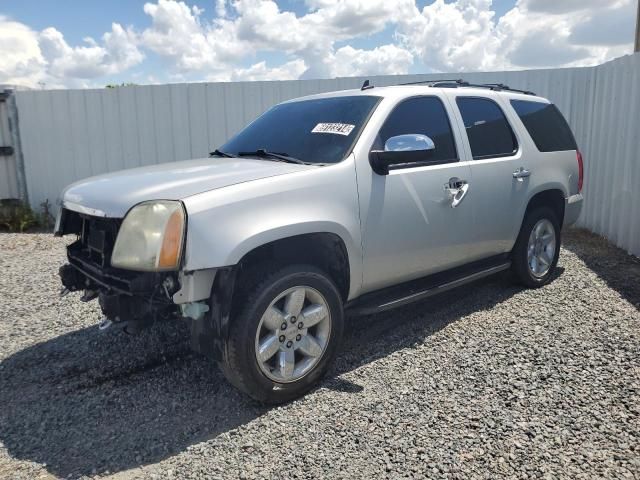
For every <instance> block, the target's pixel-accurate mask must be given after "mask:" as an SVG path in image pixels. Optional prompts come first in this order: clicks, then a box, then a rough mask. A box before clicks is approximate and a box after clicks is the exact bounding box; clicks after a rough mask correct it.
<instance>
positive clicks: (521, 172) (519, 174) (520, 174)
mask: <svg viewBox="0 0 640 480" xmlns="http://www.w3.org/2000/svg"><path fill="white" fill-rule="evenodd" d="M530 175H531V171H530V170H527V169H526V168H522V167H520V168H519V169H518V170H516V171H515V172H513V178H515V179H516V180H518V181H519V182H522V181H524V179H525V178H527V177H529V176H530Z"/></svg>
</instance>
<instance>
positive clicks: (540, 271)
mask: <svg viewBox="0 0 640 480" xmlns="http://www.w3.org/2000/svg"><path fill="white" fill-rule="evenodd" d="M559 255H560V224H559V222H558V218H557V217H556V215H555V213H554V211H553V210H552V209H550V208H548V207H540V208H536V209H535V210H532V211H531V212H529V213H528V214H527V216H526V217H525V219H524V222H523V223H522V227H521V229H520V233H519V235H518V239H517V241H516V244H515V246H514V248H513V252H512V267H511V268H512V271H513V273H514V275H515V277H516V279H517V280H518V282H519V283H521V284H523V285H525V286H527V287H530V288H537V287H541V286H543V285H545V284H547V283H549V281H550V280H551V277H552V275H553V272H554V270H555V268H556V265H557V263H558V257H559Z"/></svg>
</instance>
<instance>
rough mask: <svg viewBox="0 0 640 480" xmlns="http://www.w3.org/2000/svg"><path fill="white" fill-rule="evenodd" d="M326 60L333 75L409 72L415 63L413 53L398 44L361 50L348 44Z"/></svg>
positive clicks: (347, 75) (351, 75) (349, 75)
mask: <svg viewBox="0 0 640 480" xmlns="http://www.w3.org/2000/svg"><path fill="white" fill-rule="evenodd" d="M325 62H326V63H327V66H328V69H329V71H330V72H331V74H330V75H331V76H332V77H353V76H359V75H393V74H403V73H407V72H408V71H409V67H410V66H411V64H412V63H413V55H412V54H411V53H410V52H409V51H407V50H405V49H403V48H400V47H397V46H396V45H383V46H381V47H377V48H374V49H373V50H359V49H355V48H353V47H350V46H348V45H347V46H346V47H342V48H339V49H338V50H337V51H336V52H335V54H332V55H330V56H329V57H328V58H327V59H326V60H325Z"/></svg>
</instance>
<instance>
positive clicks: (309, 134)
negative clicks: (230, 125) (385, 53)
mask: <svg viewBox="0 0 640 480" xmlns="http://www.w3.org/2000/svg"><path fill="white" fill-rule="evenodd" d="M379 101H380V97H376V96H373V95H357V96H345V97H331V98H319V99H314V100H301V101H297V102H288V103H281V104H280V105H276V106H275V107H273V108H272V109H270V110H268V111H267V112H265V113H264V114H263V115H261V116H260V117H258V118H257V119H256V120H255V121H254V122H253V123H251V124H249V125H248V126H247V127H246V128H245V129H244V130H242V131H241V132H240V133H238V134H237V135H236V136H235V137H233V138H232V139H231V140H229V141H228V142H227V143H225V144H224V145H222V146H221V147H220V150H221V151H223V152H225V153H229V154H231V155H237V154H238V153H241V152H254V151H257V150H267V151H270V152H275V153H279V154H281V155H287V156H290V157H295V158H297V159H300V160H304V161H305V162H312V163H337V162H340V161H342V160H344V158H345V157H346V156H347V155H348V154H349V153H351V149H352V148H353V145H354V144H355V141H356V140H357V139H358V136H359V135H360V132H361V131H362V129H363V128H364V126H365V124H366V123H367V121H368V119H369V116H370V115H371V113H372V112H373V110H374V109H375V107H376V106H377V105H378V102H379Z"/></svg>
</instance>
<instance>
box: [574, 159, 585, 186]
mask: <svg viewBox="0 0 640 480" xmlns="http://www.w3.org/2000/svg"><path fill="white" fill-rule="evenodd" d="M576 156H577V157H578V193H580V192H582V182H583V181H584V164H583V163H582V154H581V153H580V150H577V151H576Z"/></svg>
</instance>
